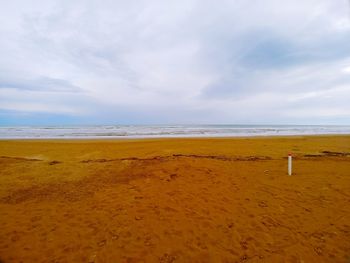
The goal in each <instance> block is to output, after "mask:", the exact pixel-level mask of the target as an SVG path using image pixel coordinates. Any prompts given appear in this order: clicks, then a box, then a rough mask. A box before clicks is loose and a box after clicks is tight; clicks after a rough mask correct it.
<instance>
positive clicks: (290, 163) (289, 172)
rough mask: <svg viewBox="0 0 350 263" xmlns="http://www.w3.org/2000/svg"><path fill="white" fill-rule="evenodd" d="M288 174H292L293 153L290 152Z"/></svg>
mask: <svg viewBox="0 0 350 263" xmlns="http://www.w3.org/2000/svg"><path fill="white" fill-rule="evenodd" d="M288 175H292V154H290V153H289V154H288Z"/></svg>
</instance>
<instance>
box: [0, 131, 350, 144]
mask: <svg viewBox="0 0 350 263" xmlns="http://www.w3.org/2000/svg"><path fill="white" fill-rule="evenodd" d="M303 137H305V138H313V137H314V138H323V137H324V138H330V137H350V134H339V133H338V134H291V135H252V136H193V137H191V136H187V137H186V136H184V137H182V136H173V137H165V136H162V137H128V136H125V137H84V138H79V137H69V138H68V137H67V138H56V137H55V138H0V142H16V141H18V142H21V141H30V142H46V141H47V142H49V141H62V142H69V141H96V142H98V141H104V142H106V141H111V142H113V141H115V142H117V141H158V140H235V139H273V138H278V139H283V138H285V139H293V138H303Z"/></svg>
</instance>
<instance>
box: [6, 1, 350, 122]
mask: <svg viewBox="0 0 350 263" xmlns="http://www.w3.org/2000/svg"><path fill="white" fill-rule="evenodd" d="M349 25H350V20H349V6H348V3H347V1H345V0H335V1H334V0H306V1H298V2H296V1H292V0H290V1H276V0H267V1H253V2H247V1H244V0H237V1H220V2H217V1H195V0H190V1H176V2H164V1H127V2H125V1H112V0H110V1H103V2H100V1H97V0H93V1H88V2H86V1H82V0H78V1H53V0H50V1H44V2H42V1H36V0H30V1H19V0H14V1H11V2H6V3H5V4H3V7H2V8H1V10H0V36H1V39H2V41H1V42H0V57H1V60H0V72H2V73H1V74H0V110H1V109H3V110H12V111H19V112H26V111H28V112H47V113H50V112H57V111H58V112H61V113H62V114H67V115H69V114H75V115H77V114H78V115H85V116H91V118H98V116H102V115H103V116H105V117H106V118H108V116H106V112H108V114H109V118H110V120H111V121H114V122H116V123H118V122H125V120H124V119H113V118H115V115H116V114H114V113H117V112H120V111H123V112H130V114H129V115H130V116H131V115H132V116H134V115H137V114H139V115H142V116H144V118H145V119H144V122H146V123H147V122H148V123H159V122H168V123H171V122H206V123H217V122H220V123H232V122H241V123H244V122H246V121H249V122H254V121H256V122H261V120H263V121H264V122H275V123H278V122H285V119H286V118H291V121H293V122H298V118H300V119H301V120H302V121H303V122H304V121H305V120H307V119H308V120H309V121H310V122H314V121H315V119H313V117H314V116H315V113H316V112H317V109H319V112H320V113H323V112H325V111H326V110H327V109H328V110H329V112H333V113H332V114H331V115H330V114H325V115H324V116H325V117H326V118H325V120H326V121H327V120H328V119H327V118H328V117H329V116H337V114H338V115H339V116H340V117H341V116H345V115H346V114H347V113H348V112H349V106H348V103H347V102H346V101H349V100H350V98H349V96H350V95H349V93H350V92H349V89H348V85H349V83H350V78H349V74H348V73H350V69H349V66H348V65H349V62H350V55H349V54H350V46H349V44H348V43H349V42H350V26H349ZM325 104H326V106H325ZM293 108H295V109H296V111H295V112H303V114H301V113H300V114H299V113H298V114H295V115H291V114H290V112H291V109H293ZM332 109H334V110H332ZM108 114H107V115H108ZM129 115H128V114H126V116H129ZM317 116H318V115H317ZM327 116H328V117H327ZM346 116H347V115H346ZM319 118H320V119H317V121H319V120H321V121H322V114H321V115H320V116H319ZM127 121H128V122H133V121H134V122H137V121H139V119H136V118H135V120H132V119H131V120H127Z"/></svg>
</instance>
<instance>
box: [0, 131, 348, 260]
mask: <svg viewBox="0 0 350 263" xmlns="http://www.w3.org/2000/svg"><path fill="white" fill-rule="evenodd" d="M288 152H293V154H294V159H293V172H294V175H293V176H288V175H287V159H286V157H287V154H288ZM0 156H1V157H0V225H1V227H0V237H1V238H0V262H350V136H307V137H284V138H283V137H270V138H236V139H228V138H227V139H223V138H222V139H219V138H217V139H214V138H212V139H152V140H119V141H118V140H27V141H26V140H13V141H0Z"/></svg>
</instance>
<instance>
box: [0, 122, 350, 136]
mask: <svg viewBox="0 0 350 263" xmlns="http://www.w3.org/2000/svg"><path fill="white" fill-rule="evenodd" d="M321 134H350V126H333V125H95V126H23V127H19V126H15V127H0V138H1V139H38V138H42V139H49V138H66V139H74V138H81V139H86V138H167V137H245V136H285V135H321Z"/></svg>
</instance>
